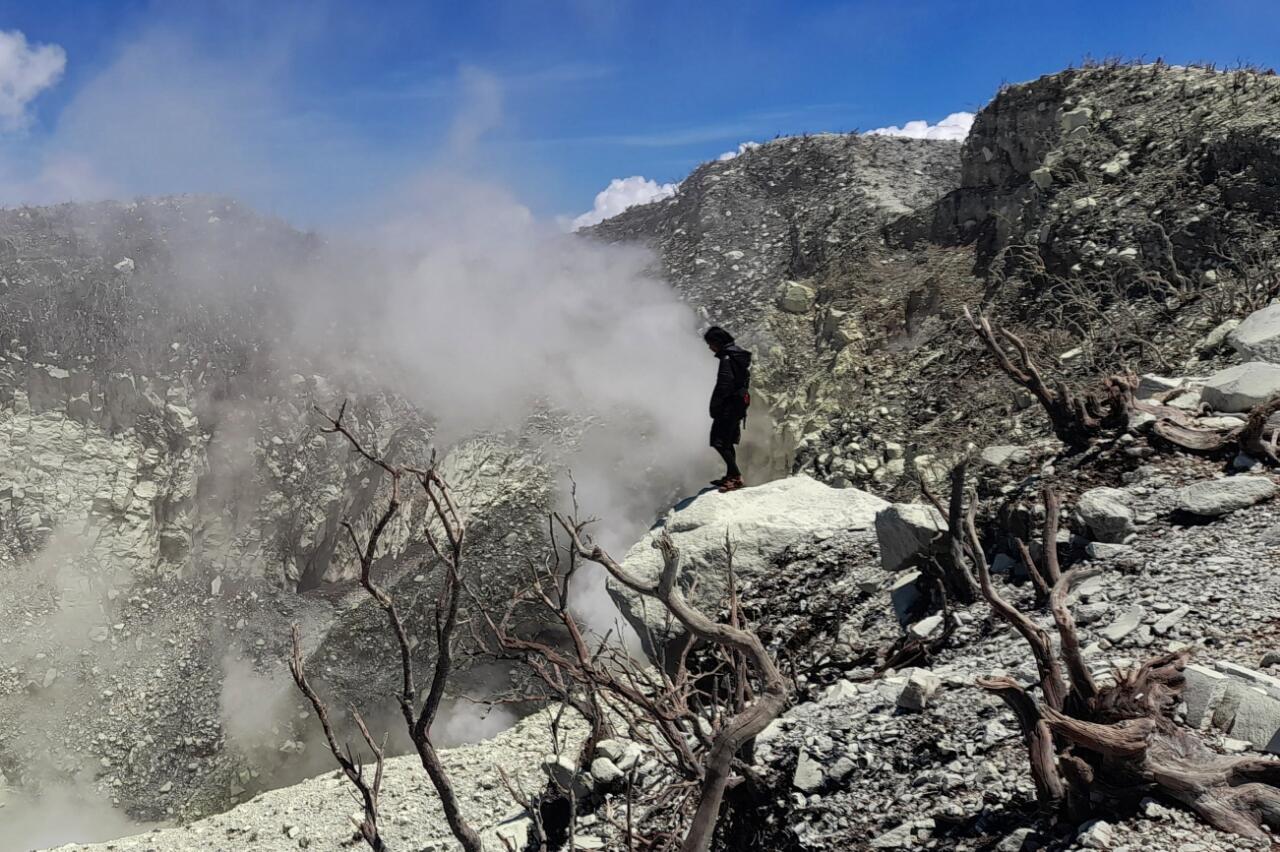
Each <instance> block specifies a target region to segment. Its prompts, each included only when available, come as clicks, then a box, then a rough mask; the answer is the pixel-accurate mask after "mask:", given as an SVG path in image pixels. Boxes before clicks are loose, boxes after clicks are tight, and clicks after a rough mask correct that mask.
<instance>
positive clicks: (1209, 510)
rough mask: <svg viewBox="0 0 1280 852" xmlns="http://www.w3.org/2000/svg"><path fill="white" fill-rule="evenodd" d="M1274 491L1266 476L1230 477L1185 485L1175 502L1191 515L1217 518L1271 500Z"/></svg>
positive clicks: (1274, 485)
mask: <svg viewBox="0 0 1280 852" xmlns="http://www.w3.org/2000/svg"><path fill="white" fill-rule="evenodd" d="M1277 490H1280V489H1277V487H1276V484H1275V483H1274V482H1272V481H1271V480H1270V479H1268V478H1267V477H1265V476H1229V477H1224V478H1223V479H1207V480H1205V481H1203V482H1195V483H1192V484H1191V485H1188V486H1186V487H1185V488H1183V489H1182V490H1181V491H1179V492H1178V503H1179V508H1181V509H1182V510H1183V511H1186V512H1190V513H1192V514H1193V515H1201V516H1204V517H1217V516H1218V515H1226V514H1229V513H1231V512H1235V511H1237V510H1239V509H1244V508H1247V507H1249V506H1252V505H1253V504H1255V503H1261V502H1262V501H1264V500H1270V499H1271V498H1272V497H1274V496H1276V491H1277Z"/></svg>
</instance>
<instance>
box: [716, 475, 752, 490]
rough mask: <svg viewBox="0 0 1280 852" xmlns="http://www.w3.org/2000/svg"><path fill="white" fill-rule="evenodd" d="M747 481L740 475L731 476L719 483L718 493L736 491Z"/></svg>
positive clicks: (743, 486) (744, 486) (745, 484)
mask: <svg viewBox="0 0 1280 852" xmlns="http://www.w3.org/2000/svg"><path fill="white" fill-rule="evenodd" d="M746 487H747V483H745V482H743V481H742V477H741V476H731V477H729V478H728V479H726V480H725V481H724V482H722V483H721V484H720V493H721V494H728V493H729V492H730V491H737V490H738V489H739V488H746Z"/></svg>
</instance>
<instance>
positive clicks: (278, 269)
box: [0, 30, 715, 843]
mask: <svg viewBox="0 0 1280 852" xmlns="http://www.w3.org/2000/svg"><path fill="white" fill-rule="evenodd" d="M6 44H8V42H6ZM22 44H23V45H25V40H23V41H22ZM27 50H28V52H29V53H32V55H33V56H35V55H44V56H46V57H50V56H52V55H53V54H41V51H44V50H45V48H43V47H36V48H34V49H32V48H27ZM57 58H58V62H56V63H54V64H55V65H57V70H56V71H53V70H51V68H52V66H41V67H44V68H45V71H44V72H42V73H41V74H34V75H33V74H32V73H31V72H30V71H24V72H23V74H22V75H19V80H20V81H21V85H15V84H10V85H9V86H7V87H5V88H3V91H2V92H0V121H10V122H14V121H19V118H20V116H22V115H25V112H24V110H25V108H26V105H27V104H28V103H29V102H30V100H31V98H33V97H35V95H36V94H38V92H39V91H40V89H41V88H46V87H47V86H48V85H52V83H53V81H55V80H56V79H57V75H58V74H60V73H61V67H62V64H63V63H64V62H65V58H64V57H63V56H62V53H61V51H60V50H58V51H57ZM24 61H27V62H28V63H29V62H30V60H24ZM41 62H45V63H47V62H49V59H48V58H45V59H43V60H41ZM10 64H11V65H12V63H10ZM283 64H285V63H284V62H283V61H282V60H279V61H276V62H275V64H273V62H263V63H261V64H257V65H250V64H245V63H244V62H242V61H228V60H220V59H217V58H211V57H209V56H207V55H204V54H202V53H201V52H200V51H199V50H198V49H196V48H195V47H193V45H192V43H191V42H190V41H189V40H187V39H184V38H183V37H182V36H181V35H175V34H174V33H171V32H166V31H162V30H156V31H152V32H145V33H140V34H138V35H137V36H136V37H134V40H133V41H132V42H131V43H130V44H127V45H124V46H123V47H122V49H121V50H120V51H119V53H118V54H117V59H116V60H115V61H114V62H113V63H112V64H110V65H108V66H107V67H106V68H104V69H103V70H102V71H101V72H100V73H99V74H98V75H97V76H96V77H94V78H92V79H89V80H87V81H86V82H85V84H84V85H83V86H82V87H81V88H80V89H79V90H78V91H77V92H76V93H75V94H74V95H73V96H72V98H71V100H70V101H69V102H68V104H67V106H66V107H65V108H64V110H63V111H62V114H61V115H60V116H59V119H58V121H57V123H56V126H55V127H54V128H53V130H52V133H51V135H50V137H49V139H48V142H47V144H45V145H43V147H42V148H41V149H40V150H38V151H37V152H36V153H35V154H33V155H32V156H31V157H30V158H29V162H16V161H0V191H3V192H4V193H5V194H6V197H7V198H9V199H10V201H11V202H13V201H18V200H23V201H46V202H54V201H64V200H83V199H86V198H95V197H112V196H114V197H117V198H121V197H128V196H132V195H136V194H164V193H182V192H210V193H220V194H224V195H230V196H233V197H240V198H245V199H248V200H249V201H250V203H251V204H252V203H254V202H255V201H256V202H258V204H259V205H261V199H263V198H267V199H281V204H282V206H290V207H300V208H303V209H306V208H312V207H314V208H320V207H324V208H325V210H324V213H323V214H321V215H317V216H315V219H317V220H320V221H330V222H331V221H335V220H343V219H345V220H348V221H354V222H359V223H360V225H359V226H352V227H351V228H349V229H347V231H346V232H345V233H344V234H342V235H334V234H332V233H331V234H329V235H327V237H326V238H324V239H317V240H315V241H314V242H315V244H316V245H319V244H320V243H322V242H324V243H326V244H327V246H326V248H324V249H323V250H318V253H319V258H318V259H317V262H316V263H314V264H306V263H301V262H299V261H298V260H297V258H296V256H291V255H290V254H289V253H288V252H286V251H283V250H282V251H280V252H279V253H278V254H277V255H273V256H268V257H255V256H253V252H254V251H256V250H257V249H253V248H251V247H249V246H248V245H245V246H241V245H238V244H237V245H228V244H227V243H220V242H218V240H217V236H216V235H217V234H218V233H219V232H220V230H221V229H220V223H219V222H218V221H217V220H216V217H212V216H210V217H208V221H206V217H204V216H198V217H195V218H192V219H190V220H189V221H188V222H187V223H186V224H187V225H188V226H189V228H190V231H191V234H190V235H185V237H184V238H189V239H191V240H194V241H196V242H197V243H200V245H197V246H196V247H195V249H194V250H193V251H192V254H191V255H190V256H189V260H190V261H191V265H192V266H193V267H196V268H195V269H192V270H188V271H187V272H189V274H190V275H191V276H193V277H201V276H203V278H202V281H203V280H205V279H206V278H207V280H208V281H209V282H214V283H212V284H209V285H208V286H220V285H218V283H217V282H223V284H222V285H221V286H225V287H226V288H227V292H226V293H224V295H226V297H227V298H232V299H234V298H236V297H237V295H238V294H237V291H235V290H234V289H233V288H234V287H237V286H238V287H241V288H247V287H249V286H250V285H252V286H253V287H255V288H257V287H258V286H259V285H260V284H261V285H263V286H265V285H266V284H267V282H268V281H271V280H272V279H274V281H272V283H274V284H277V285H279V288H280V290H279V292H280V298H282V299H285V300H289V301H288V305H289V307H291V308H293V310H291V311H289V312H288V315H289V316H292V317H293V318H294V320H295V325H294V326H293V328H291V329H281V333H280V338H281V339H282V341H286V342H282V344H281V350H282V352H281V354H282V355H288V354H289V353H288V352H285V351H283V350H286V349H290V348H291V347H290V346H289V344H292V345H293V346H294V347H303V348H304V351H306V352H308V353H316V352H326V351H329V349H328V348H329V346H330V345H331V344H332V343H334V341H338V340H340V341H342V342H349V341H353V340H354V341H357V343H358V345H355V346H353V347H351V348H344V349H342V351H341V352H339V353H338V354H336V355H335V356H334V357H333V358H332V359H331V360H332V361H340V360H342V359H346V360H347V361H348V362H358V363H348V364H346V365H345V366H347V367H350V368H351V372H353V373H358V372H363V373H364V374H365V375H376V376H378V377H379V380H385V384H386V385H388V386H390V388H391V389H392V390H394V391H396V392H398V393H400V394H401V395H403V396H405V397H408V398H410V399H413V400H414V401H415V402H417V403H418V404H419V405H420V406H421V407H422V409H423V410H424V411H425V412H427V413H428V415H429V416H430V417H431V418H432V419H433V420H435V421H436V423H437V426H438V430H437V433H436V441H437V443H440V444H447V443H448V442H449V441H450V440H452V439H454V438H461V437H464V436H466V435H469V434H472V433H474V432H476V431H496V432H505V433H508V434H519V433H520V432H521V431H522V430H523V429H524V428H525V426H526V424H527V422H528V418H529V417H530V414H531V412H533V411H534V410H546V409H550V410H551V411H553V412H556V413H557V414H558V415H560V416H561V417H563V418H564V420H566V421H571V422H574V423H576V424H579V425H581V426H582V427H583V429H584V431H585V436H584V437H583V438H582V440H581V441H580V443H579V444H578V445H577V446H575V447H573V448H569V449H563V450H559V455H558V456H556V460H557V461H559V462H560V463H561V464H562V465H563V466H564V467H565V468H569V469H572V471H573V474H574V476H575V478H576V480H577V482H578V483H579V491H578V495H579V498H580V500H581V502H582V506H583V510H584V512H585V513H587V514H590V515H594V516H598V517H599V518H601V524H600V527H599V532H600V533H601V534H602V536H604V539H603V543H604V544H606V545H607V546H608V547H609V548H610V549H611V550H613V551H614V552H616V553H617V552H619V551H621V550H622V549H624V548H625V546H626V545H628V544H629V543H630V542H631V541H633V540H634V538H635V537H636V536H637V535H638V534H639V533H640V532H641V531H642V530H643V529H644V528H645V527H646V526H647V525H648V524H649V523H650V522H651V521H652V520H653V519H654V517H655V516H656V515H657V514H658V513H659V512H660V511H662V510H663V509H665V508H666V506H668V505H669V504H670V500H671V498H672V497H673V496H675V495H676V494H678V493H680V492H683V493H688V492H689V490H690V489H691V488H692V487H694V485H695V483H701V482H704V481H705V479H706V478H707V476H708V474H710V473H712V472H714V468H715V465H714V463H713V462H714V458H715V457H714V454H713V453H712V452H711V451H710V450H709V449H708V448H707V447H706V428H707V419H706V411H705V405H706V395H707V393H708V392H709V389H710V383H711V381H712V380H713V378H714V371H715V362H714V361H713V360H712V359H711V358H710V357H709V356H708V354H707V352H706V349H705V347H704V346H703V345H702V343H701V340H700V339H699V337H698V335H697V326H698V318H697V317H696V315H695V314H694V312H693V311H692V309H691V308H690V307H689V306H687V305H685V304H684V303H682V302H681V301H680V300H679V299H678V298H677V296H676V294H675V293H674V292H673V291H672V290H671V288H670V287H669V286H668V285H667V283H666V282H664V281H662V280H660V279H659V278H657V277H655V276H654V275H653V274H652V272H651V271H650V270H651V269H652V268H653V266H654V264H653V258H652V257H651V256H650V255H648V254H647V253H645V252H643V251H640V250H638V249H628V248H622V247H616V246H605V245H600V244H597V243H594V242H591V241H589V240H586V239H583V238H581V237H577V236H574V235H571V234H565V233H563V232H561V231H560V230H559V229H558V228H557V227H556V226H555V224H554V223H553V222H547V221H540V220H538V219H537V218H536V217H534V216H533V215H531V213H530V212H529V210H528V209H527V208H526V207H525V206H524V205H523V204H521V203H520V201H519V200H518V199H517V198H516V197H514V196H513V195H512V194H511V193H510V192H509V191H507V190H506V189H505V188H503V187H502V186H500V185H498V184H496V183H495V182H494V181H493V180H492V179H490V178H488V177H486V178H483V179H482V178H477V177H476V174H477V173H484V172H490V171H492V170H491V169H485V170H484V171H483V172H482V171H481V170H482V169H483V167H484V165H485V163H484V162H483V161H482V155H483V149H482V146H483V137H484V135H485V134H486V133H487V132H488V131H490V130H491V129H492V128H494V127H496V126H498V125H499V124H500V123H501V121H502V88H501V85H500V83H499V81H498V78H497V77H495V76H493V75H490V74H487V73H485V72H484V71H483V70H480V69H466V70H463V71H462V73H461V79H460V84H461V85H460V89H461V99H460V100H461V102H462V105H461V107H460V109H458V110H457V112H456V114H455V120H454V122H453V124H452V126H451V127H450V128H447V132H445V133H443V134H441V136H440V138H439V139H438V144H437V145H436V149H435V150H436V151H437V153H435V154H434V155H433V156H430V157H424V158H423V159H422V160H421V161H420V162H417V163H415V164H414V167H413V168H404V169H400V168H399V166H398V164H394V163H393V164H390V165H388V164H387V163H386V162H385V161H383V160H382V159H380V158H378V157H377V156H375V155H372V154H371V153H370V149H369V148H362V147H360V146H361V145H365V144H367V140H364V139H362V138H361V137H360V134H359V133H358V132H357V131H356V130H354V129H351V128H345V129H344V128H342V127H334V126H331V125H330V124H329V123H328V122H329V119H326V118H324V117H323V116H321V117H317V116H316V115H314V114H311V113H308V112H307V111H305V110H294V109H293V108H292V105H290V104H287V103H285V102H284V101H283V99H282V95H281V88H280V86H279V81H278V76H279V74H280V73H282V72H280V71H279V70H278V66H279V65H283ZM19 66H21V62H19V63H18V65H17V66H13V67H19ZM4 67H7V66H4V65H3V64H0V73H3V69H4ZM33 81H34V82H33ZM41 81H43V82H41ZM0 86H4V84H3V83H0ZM5 98H8V100H7V101H6V100H5ZM15 104H17V105H19V106H20V109H18V111H17V112H14V109H15V107H14V106H13V105H15ZM15 116H17V117H18V118H15ZM19 123H20V122H19ZM366 155H368V156H367V157H366ZM353 162H356V163H361V164H362V167H361V168H356V169H350V168H348V169H345V170H344V169H342V168H336V167H335V165H334V164H336V163H343V164H346V165H347V166H350V165H351V164H352V163H353ZM477 167H478V168H477ZM380 169H381V170H382V172H380V173H379V171H378V170H380ZM388 171H395V174H387V172H388ZM349 172H354V174H351V173H349ZM375 173H376V174H378V175H379V177H380V178H381V180H378V179H375V177H372V176H371V175H374V174H375ZM366 180H368V181H369V182H370V183H371V184H372V185H373V186H374V187H375V188H374V189H373V190H371V191H370V192H369V195H371V196H374V197H376V202H377V203H376V204H374V203H373V201H372V200H370V201H369V202H367V204H368V206H367V208H366V209H368V210H377V211H378V214H377V215H376V216H371V215H368V214H367V213H366V214H365V215H360V211H354V212H353V211H349V210H348V211H344V212H343V213H340V214H338V215H334V214H333V211H332V210H331V209H330V208H331V207H332V199H333V198H335V197H351V196H352V193H350V192H347V191H346V190H348V189H349V188H350V185H351V184H352V183H353V182H360V181H366ZM381 186H395V187H397V192H396V193H395V194H392V193H390V192H381V193H380V192H379V191H378V189H377V187H381ZM675 191H676V185H674V184H658V183H656V182H654V181H651V180H646V179H644V178H640V177H633V178H628V179H626V180H621V181H614V182H613V183H612V184H611V185H610V188H609V189H607V190H605V192H603V193H601V195H600V196H599V197H597V199H596V205H595V209H594V210H593V211H592V212H591V213H590V214H585V216H584V217H579V220H578V221H577V222H575V224H576V225H577V226H578V227H581V226H582V225H583V224H588V223H589V222H590V221H600V220H602V219H603V218H605V217H606V216H609V215H614V214H616V213H617V212H621V210H623V209H626V208H627V207H629V206H632V205H634V204H639V203H644V202H646V201H652V200H655V199H659V198H665V197H669V196H670V195H672V194H673V193H674V192H675ZM378 195H381V196H382V197H377V196H378ZM267 212H274V211H271V210H268V211H267ZM221 224H225V223H221ZM264 233H266V231H264ZM184 234H185V232H184ZM204 234H207V237H204V236H201V235H204ZM264 239H267V238H264ZM166 240H167V244H166V251H168V252H170V253H172V255H173V256H174V257H177V258H180V257H181V256H182V253H183V251H185V249H183V248H181V247H180V246H179V240H178V239H177V237H176V236H175V234H174V233H170V234H168V235H166ZM270 249H271V247H270V246H266V247H264V248H263V253H265V254H267V255H271V251H270ZM215 264H216V265H217V266H216V268H215ZM302 267H305V268H302ZM258 273H262V275H261V276H260V277H259V276H258ZM141 274H143V270H142V267H141V265H140V271H139V275H141ZM175 286H176V285H175ZM255 292H256V289H255ZM320 369H322V367H321V366H317V370H320ZM442 449H446V450H447V447H442ZM619 555H621V554H620V553H619ZM576 604H577V606H579V607H582V608H585V610H586V611H587V612H588V614H590V615H593V616H595V617H597V618H598V621H597V622H596V624H597V625H602V624H604V625H607V624H610V623H611V622H612V619H613V618H614V617H616V612H615V611H613V610H612V609H611V608H610V605H609V604H608V602H607V601H606V600H605V599H604V598H603V594H602V591H601V589H600V586H599V583H598V580H597V582H596V583H595V584H590V583H588V584H587V586H585V587H584V588H583V590H582V591H581V593H580V594H579V595H578V597H577V598H576ZM225 668H226V669H227V671H226V672H225V673H224V674H225V681H226V683H225V687H226V688H225V689H224V693H223V695H222V710H223V711H224V716H225V717H226V719H225V720H226V722H227V726H228V733H229V734H230V736H231V737H232V739H233V740H235V741H236V742H237V743H239V744H241V745H245V744H246V743H247V744H248V746H252V745H253V743H254V741H255V735H256V734H257V726H258V725H259V724H260V717H259V711H264V712H265V715H266V716H268V717H274V716H276V715H278V709H277V708H276V707H275V706H274V703H273V701H272V700H269V699H272V698H273V696H274V695H275V694H276V693H275V692H274V691H273V690H268V689H266V688H265V687H263V686H262V685H261V684H260V683H259V675H261V673H256V672H253V671H250V670H248V669H246V668H245V667H244V666H243V665H238V664H236V663H234V662H228V663H227V664H226V665H225ZM247 698H252V702H250V701H248V700H247ZM506 721H507V718H506V716H505V715H504V714H503V713H500V712H499V713H495V714H492V716H491V717H487V719H486V724H487V725H492V726H499V725H502V724H505V722H506ZM477 730H478V728H477ZM485 730H488V729H487V728H486V729H485ZM271 733H273V734H274V732H271ZM462 733H463V732H461V731H459V732H458V736H461V735H462ZM311 751H312V749H308V752H311ZM315 753H316V754H317V755H321V756H322V752H321V751H320V750H318V749H317V750H315ZM307 757H308V759H309V758H310V754H308V755H307ZM76 792H77V793H78V794H85V793H88V792H89V791H87V790H84V791H79V790H78V791H76ZM61 804H62V802H61V800H59V801H56V802H55V803H54V805H55V807H60V806H61ZM103 810H104V811H106V813H107V816H106V817H103V818H102V819H98V818H97V817H96V815H95V816H88V814H89V813H90V812H89V811H88V810H87V809H81V810H80V811H79V812H80V813H83V814H86V815H87V816H86V820H87V822H88V823H89V824H90V825H89V826H88V827H87V828H86V831H90V829H92V828H93V825H94V824H96V825H98V828H97V830H96V832H94V831H90V833H96V834H97V836H99V837H102V836H106V835H108V834H110V833H113V832H117V831H118V826H117V824H116V822H115V815H114V814H111V813H110V811H107V810H106V809H105V808H104V809H103ZM42 813H43V814H44V816H45V817H46V818H47V819H45V820H44V821H36V823H37V824H34V825H32V826H29V827H28V828H29V830H30V831H29V833H28V834H27V835H26V836H27V837H35V838H39V839H40V842H45V836H46V834H48V835H51V836H57V837H60V838H63V839H69V836H70V835H69V834H59V823H58V820H59V817H58V815H57V813H56V810H55V811H49V810H44V811H43V812H42ZM23 842H31V843H34V842H35V841H34V840H32V841H26V840H24V841H23Z"/></svg>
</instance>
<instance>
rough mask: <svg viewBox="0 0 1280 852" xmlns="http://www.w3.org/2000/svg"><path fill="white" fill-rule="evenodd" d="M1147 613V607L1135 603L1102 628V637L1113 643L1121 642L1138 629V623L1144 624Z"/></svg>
mask: <svg viewBox="0 0 1280 852" xmlns="http://www.w3.org/2000/svg"><path fill="white" fill-rule="evenodd" d="M1146 614H1147V611H1146V609H1144V608H1143V607H1141V606H1139V605H1138V604H1134V605H1133V606H1131V607H1129V608H1128V609H1127V610H1125V611H1124V613H1123V614H1122V615H1121V616H1120V617H1119V618H1117V619H1116V620H1115V621H1113V622H1111V624H1110V625H1108V626H1107V627H1104V628H1103V629H1102V637H1103V638H1104V639H1106V640H1107V641H1108V642H1110V643H1111V644H1113V645H1114V644H1116V643H1118V642H1120V641H1121V640H1123V639H1124V638H1125V637H1126V636H1128V635H1129V634H1130V633H1132V632H1133V631H1135V630H1137V629H1138V625H1140V624H1142V619H1143V617H1144V616H1146Z"/></svg>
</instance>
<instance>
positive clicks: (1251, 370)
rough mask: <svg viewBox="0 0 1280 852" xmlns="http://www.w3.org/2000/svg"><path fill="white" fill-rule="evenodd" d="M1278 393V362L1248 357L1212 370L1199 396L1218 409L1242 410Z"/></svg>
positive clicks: (1279, 386) (1279, 376)
mask: <svg viewBox="0 0 1280 852" xmlns="http://www.w3.org/2000/svg"><path fill="white" fill-rule="evenodd" d="M1276 394H1280V364H1270V363H1267V362H1265V361H1250V362H1249V363H1247V364H1241V365H1239V366H1236V367H1228V368H1227V369H1225V370H1221V371H1219V372H1217V373H1214V374H1213V375H1212V376H1210V377H1209V378H1208V380H1207V381H1206V382H1205V385H1204V389H1203V390H1202V392H1201V395H1202V398H1203V399H1204V401H1205V402H1207V403H1209V405H1210V406H1211V407H1213V408H1214V409H1216V410H1218V411H1228V412H1230V411H1237V412H1245V411H1248V410H1250V409H1251V408H1253V407H1254V406H1257V405H1261V404H1262V403H1264V402H1266V401H1267V400H1269V399H1271V398H1272V397H1274V396H1275V395H1276Z"/></svg>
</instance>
